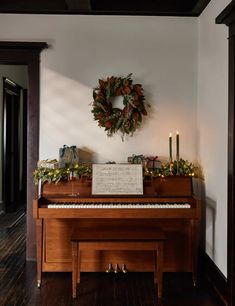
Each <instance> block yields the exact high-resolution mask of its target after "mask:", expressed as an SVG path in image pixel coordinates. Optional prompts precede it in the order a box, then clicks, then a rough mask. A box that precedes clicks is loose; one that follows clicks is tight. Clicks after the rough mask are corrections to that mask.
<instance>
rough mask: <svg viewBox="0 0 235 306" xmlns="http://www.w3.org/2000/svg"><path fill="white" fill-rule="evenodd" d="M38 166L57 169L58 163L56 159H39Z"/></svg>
mask: <svg viewBox="0 0 235 306" xmlns="http://www.w3.org/2000/svg"><path fill="white" fill-rule="evenodd" d="M37 167H38V168H48V169H57V168H59V163H58V160H57V159H43V160H39V161H38V163H37Z"/></svg>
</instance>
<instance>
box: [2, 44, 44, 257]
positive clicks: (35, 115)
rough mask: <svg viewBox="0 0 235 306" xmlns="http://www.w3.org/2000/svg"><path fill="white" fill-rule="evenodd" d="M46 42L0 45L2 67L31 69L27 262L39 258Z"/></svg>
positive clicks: (28, 121) (29, 90)
mask: <svg viewBox="0 0 235 306" xmlns="http://www.w3.org/2000/svg"><path fill="white" fill-rule="evenodd" d="M47 47H48V45H47V43H45V42H3V41H2V42H0V64H1V65H2V64H8V65H26V66H27V67H28V104H27V246H26V247H27V252H26V253H27V255H26V257H27V259H28V260H30V259H34V258H35V227H34V223H33V216H32V200H33V197H34V196H35V186H34V185H33V171H34V169H35V168H36V164H37V161H38V152H39V67H40V52H41V51H42V50H43V49H45V48H47Z"/></svg>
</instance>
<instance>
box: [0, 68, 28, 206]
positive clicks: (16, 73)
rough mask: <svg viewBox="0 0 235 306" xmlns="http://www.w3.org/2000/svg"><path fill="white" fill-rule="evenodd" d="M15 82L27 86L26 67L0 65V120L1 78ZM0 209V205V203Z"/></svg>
mask: <svg viewBox="0 0 235 306" xmlns="http://www.w3.org/2000/svg"><path fill="white" fill-rule="evenodd" d="M4 77H8V78H9V79H11V80H13V81H14V82H16V83H17V84H18V85H20V86H22V87H23V88H27V67H26V66H19V65H18V66H15V65H0V122H2V116H3V113H2V112H3V86H2V85H3V78H4ZM2 128H3V126H2V124H0V203H1V202H2V158H3V156H2V136H3V135H2ZM0 211H1V205H0Z"/></svg>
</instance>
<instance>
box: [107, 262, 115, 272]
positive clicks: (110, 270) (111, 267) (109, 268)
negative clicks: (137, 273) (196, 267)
mask: <svg viewBox="0 0 235 306" xmlns="http://www.w3.org/2000/svg"><path fill="white" fill-rule="evenodd" d="M105 272H106V273H112V272H114V270H113V266H112V264H111V263H110V264H109V265H108V269H107V270H106V271H105Z"/></svg>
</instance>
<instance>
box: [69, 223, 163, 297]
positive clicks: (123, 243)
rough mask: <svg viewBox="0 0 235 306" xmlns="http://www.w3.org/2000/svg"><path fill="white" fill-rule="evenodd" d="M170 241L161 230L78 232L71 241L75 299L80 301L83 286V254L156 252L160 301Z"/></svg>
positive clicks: (156, 272) (155, 276)
mask: <svg viewBox="0 0 235 306" xmlns="http://www.w3.org/2000/svg"><path fill="white" fill-rule="evenodd" d="M165 239H166V237H165V235H164V233H163V232H162V231H161V230H160V229H159V230H158V229H157V230H156V229H155V230H154V231H152V232H149V231H143V230H141V231H140V230H136V229H133V228H132V229H128V228H125V229H122V230H120V229H117V228H116V229H115V228H114V229H113V228H106V229H102V230H97V229H93V230H92V229H76V230H74V232H73V234H72V237H71V247H72V296H73V298H76V295H77V284H79V283H80V264H81V256H80V252H81V251H82V250H128V251H137V250H138V251H146V250H147V251H153V252H154V258H155V259H154V283H155V284H156V285H157V286H156V289H157V297H158V298H159V299H161V297H162V270H163V242H164V240H165Z"/></svg>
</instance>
